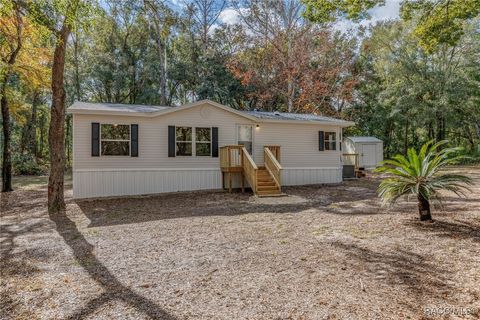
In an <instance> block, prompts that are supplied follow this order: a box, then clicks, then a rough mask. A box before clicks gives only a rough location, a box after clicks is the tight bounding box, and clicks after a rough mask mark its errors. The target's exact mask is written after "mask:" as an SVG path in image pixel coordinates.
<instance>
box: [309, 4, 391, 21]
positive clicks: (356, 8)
mask: <svg viewBox="0 0 480 320" xmlns="http://www.w3.org/2000/svg"><path fill="white" fill-rule="evenodd" d="M302 2H303V3H304V4H305V6H306V9H305V13H304V15H305V17H307V19H309V20H310V21H312V22H317V23H326V22H334V21H335V20H337V19H338V18H339V17H345V18H348V19H350V20H354V21H358V20H361V19H364V18H366V17H368V13H367V10H368V9H371V8H373V7H375V6H377V5H383V4H385V0H341V1H339V0H302Z"/></svg>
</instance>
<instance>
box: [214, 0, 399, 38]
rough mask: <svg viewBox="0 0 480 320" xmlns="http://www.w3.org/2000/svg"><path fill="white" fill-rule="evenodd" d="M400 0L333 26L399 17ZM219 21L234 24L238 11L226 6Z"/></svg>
mask: <svg viewBox="0 0 480 320" xmlns="http://www.w3.org/2000/svg"><path fill="white" fill-rule="evenodd" d="M400 1H401V0H386V1H385V5H384V6H381V7H375V8H373V9H371V10H369V14H370V16H371V18H370V19H369V20H364V21H362V22H360V23H353V22H351V21H349V20H340V21H338V22H337V23H336V24H335V27H336V28H337V29H338V30H340V31H343V32H347V31H348V30H349V29H356V28H357V27H358V26H360V25H363V26H368V25H369V24H375V23H376V22H378V21H382V20H393V19H397V18H398V17H399V12H400ZM219 19H220V21H221V22H223V23H225V24H234V23H237V22H238V21H239V18H238V13H237V12H236V11H235V9H233V8H226V9H224V10H223V11H222V13H221V14H220V17H219Z"/></svg>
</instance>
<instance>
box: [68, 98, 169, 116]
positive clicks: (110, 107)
mask: <svg viewBox="0 0 480 320" xmlns="http://www.w3.org/2000/svg"><path fill="white" fill-rule="evenodd" d="M169 108H172V107H168V106H151V105H144V104H121V103H103V102H102V103H91V102H81V101H75V103H74V104H72V105H71V106H70V107H69V108H68V110H69V111H70V112H72V111H82V110H83V111H107V112H109V111H111V112H133V113H135V112H141V113H150V112H157V111H160V110H165V109H169ZM72 113H73V112H72Z"/></svg>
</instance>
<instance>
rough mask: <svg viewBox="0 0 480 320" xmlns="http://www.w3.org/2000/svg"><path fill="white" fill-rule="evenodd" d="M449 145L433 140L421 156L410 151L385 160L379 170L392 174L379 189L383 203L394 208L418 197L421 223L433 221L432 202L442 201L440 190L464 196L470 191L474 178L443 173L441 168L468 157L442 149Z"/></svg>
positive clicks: (453, 150) (451, 149) (455, 151)
mask: <svg viewBox="0 0 480 320" xmlns="http://www.w3.org/2000/svg"><path fill="white" fill-rule="evenodd" d="M446 143H447V141H440V142H438V143H435V144H434V143H433V141H430V142H427V143H426V144H424V145H423V146H422V148H421V149H420V152H418V153H417V150H415V149H414V148H410V149H408V152H407V156H403V155H400V154H397V155H396V156H394V157H393V158H392V159H390V160H385V161H383V162H382V166H381V167H379V168H377V169H376V171H377V172H384V173H388V174H390V175H391V176H390V177H388V178H386V179H384V180H383V181H382V182H381V183H380V186H379V187H378V194H379V196H380V197H381V198H382V200H383V202H384V203H388V204H391V205H393V204H394V203H395V202H396V201H397V200H398V199H400V198H402V197H404V196H406V197H408V196H415V197H416V198H417V201H418V212H419V214H420V220H421V221H431V220H432V215H431V213H430V201H438V202H440V201H441V195H440V191H441V190H446V191H451V192H453V193H455V194H456V195H457V196H463V195H464V193H463V191H465V190H469V189H468V187H467V185H471V184H473V181H472V179H471V178H469V177H466V176H463V175H459V174H453V173H448V172H445V171H442V168H443V167H444V166H446V165H448V164H452V163H453V162H455V161H457V160H459V159H462V158H465V156H462V155H455V154H456V153H457V152H458V151H459V149H460V148H442V149H440V147H441V146H442V145H444V144H446Z"/></svg>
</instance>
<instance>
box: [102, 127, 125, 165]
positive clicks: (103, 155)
mask: <svg viewBox="0 0 480 320" xmlns="http://www.w3.org/2000/svg"><path fill="white" fill-rule="evenodd" d="M103 125H109V126H115V125H117V126H128V138H129V139H128V140H125V139H103V138H102V126H103ZM98 131H99V147H100V156H101V157H130V156H131V154H132V125H131V124H128V123H110V122H108V123H107V122H101V123H100V129H99V130H98ZM103 141H119V142H128V155H125V154H122V155H114V154H103V153H102V143H103Z"/></svg>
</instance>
